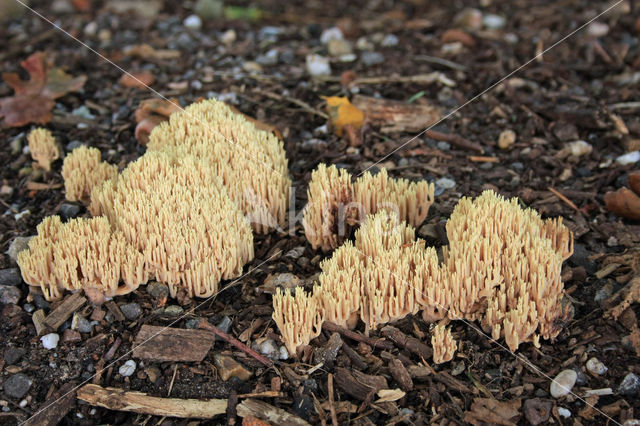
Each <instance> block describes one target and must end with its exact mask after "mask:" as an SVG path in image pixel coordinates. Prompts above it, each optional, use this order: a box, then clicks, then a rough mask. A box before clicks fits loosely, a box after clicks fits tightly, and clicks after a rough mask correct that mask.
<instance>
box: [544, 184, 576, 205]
mask: <svg viewBox="0 0 640 426" xmlns="http://www.w3.org/2000/svg"><path fill="white" fill-rule="evenodd" d="M549 191H550V192H552V193H553V195H555V196H556V197H558V198H560V199H561V200H562V201H564V202H565V203H567V205H568V206H569V207H571V208H572V209H574V210H575V211H578V210H580V209H578V206H576V205H575V204H574V203H573V201H571V200H570V199H568V198H567V197H565V196H564V195H562V193H560V191H558V190H556V189H554V188H552V187H549Z"/></svg>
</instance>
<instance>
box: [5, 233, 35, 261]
mask: <svg viewBox="0 0 640 426" xmlns="http://www.w3.org/2000/svg"><path fill="white" fill-rule="evenodd" d="M32 238H33V236H31V237H16V238H14V239H13V241H11V245H10V246H9V250H7V254H8V255H9V257H10V258H11V260H13V261H14V262H15V261H16V260H17V259H18V253H20V252H21V251H22V250H26V249H28V248H29V241H31V239H32Z"/></svg>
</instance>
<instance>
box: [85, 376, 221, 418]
mask: <svg viewBox="0 0 640 426" xmlns="http://www.w3.org/2000/svg"><path fill="white" fill-rule="evenodd" d="M78 399H80V400H82V401H85V402H87V403H89V404H90V405H97V406H99V407H104V408H107V409H109V410H116V411H129V412H134V413H140V414H150V415H152V416H164V417H180V418H196V419H210V418H213V417H215V416H217V415H219V414H224V413H225V412H226V410H227V400H226V399H179V398H159V397H155V396H149V395H147V394H146V393H142V392H134V391H131V392H125V391H124V390H122V389H117V388H103V387H102V386H98V385H94V384H88V385H84V386H83V387H81V388H80V389H79V390H78Z"/></svg>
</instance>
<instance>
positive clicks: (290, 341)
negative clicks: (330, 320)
mask: <svg viewBox="0 0 640 426" xmlns="http://www.w3.org/2000/svg"><path fill="white" fill-rule="evenodd" d="M272 316H273V320H274V321H275V323H276V324H277V325H278V328H279V329H280V333H281V334H282V340H283V341H284V342H285V346H286V347H287V351H288V352H289V354H290V355H291V356H295V355H296V350H297V348H299V347H302V346H306V345H308V344H309V342H310V341H311V339H313V338H315V337H317V336H318V335H319V334H320V332H321V331H322V323H323V322H324V311H323V309H322V306H321V304H320V303H319V300H318V296H317V294H316V291H315V289H314V292H313V293H312V294H308V293H306V292H305V291H304V290H302V289H298V291H296V293H295V295H292V294H291V290H289V289H287V290H285V291H284V292H283V291H282V290H281V289H278V291H277V292H276V294H275V296H273V315H272Z"/></svg>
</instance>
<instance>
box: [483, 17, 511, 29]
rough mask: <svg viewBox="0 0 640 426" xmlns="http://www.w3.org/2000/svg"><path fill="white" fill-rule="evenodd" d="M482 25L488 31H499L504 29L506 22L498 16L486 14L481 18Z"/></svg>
mask: <svg viewBox="0 0 640 426" xmlns="http://www.w3.org/2000/svg"><path fill="white" fill-rule="evenodd" d="M482 24H483V25H484V26H485V27H486V28H488V29H490V30H499V29H501V28H504V26H505V25H506V24H507V21H506V19H504V18H503V17H502V16H500V15H492V14H487V15H484V16H483V17H482Z"/></svg>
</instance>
